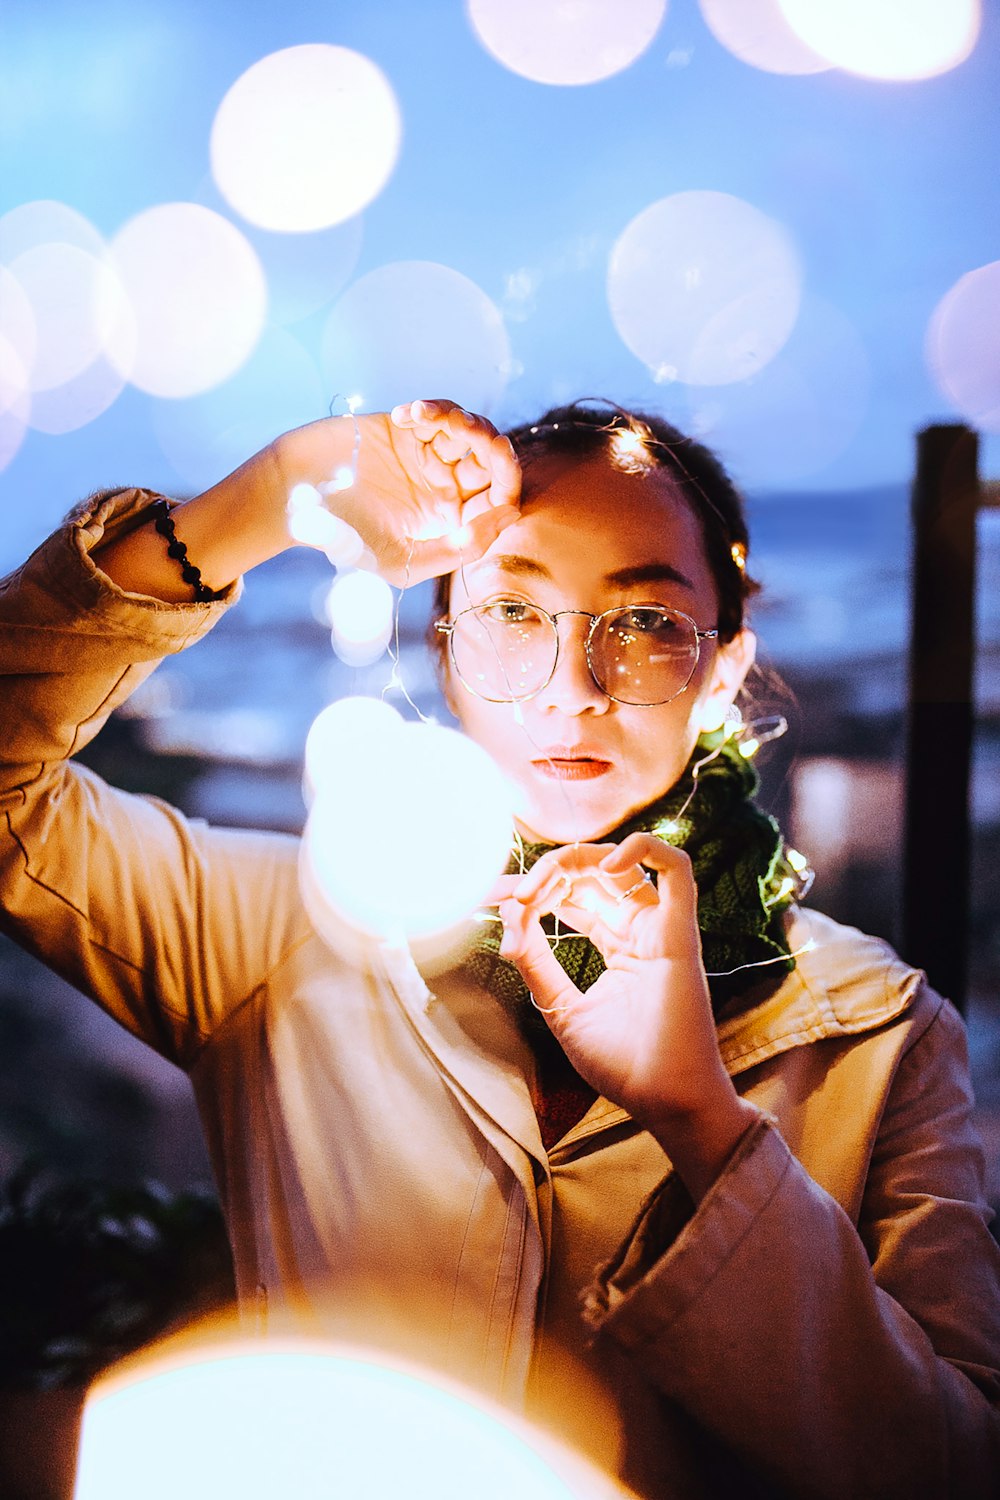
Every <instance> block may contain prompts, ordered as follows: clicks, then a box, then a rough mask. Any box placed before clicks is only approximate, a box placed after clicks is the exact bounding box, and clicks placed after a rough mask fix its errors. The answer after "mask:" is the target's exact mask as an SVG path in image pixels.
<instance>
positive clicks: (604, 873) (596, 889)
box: [500, 833, 756, 1199]
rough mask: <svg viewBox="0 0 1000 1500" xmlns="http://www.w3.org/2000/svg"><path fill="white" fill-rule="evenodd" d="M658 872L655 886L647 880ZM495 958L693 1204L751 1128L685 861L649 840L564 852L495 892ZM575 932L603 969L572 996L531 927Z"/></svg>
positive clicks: (538, 931)
mask: <svg viewBox="0 0 1000 1500" xmlns="http://www.w3.org/2000/svg"><path fill="white" fill-rule="evenodd" d="M648 871H655V872H656V876H657V883H656V884H655V885H654V884H653V882H652V881H651V880H650V879H649V875H648ZM503 896H504V899H502V900H501V902H500V915H501V918H502V920H503V924H504V937H503V942H502V946H501V950H500V951H501V954H502V955H503V957H505V958H507V959H509V960H510V961H511V962H513V963H515V964H516V965H517V967H518V969H519V970H520V972H521V975H522V977H523V979H524V981H525V983H526V984H527V985H528V988H529V989H530V990H531V993H532V996H533V998H534V1001H535V1004H536V1005H537V1006H538V1008H539V1009H540V1010H541V1011H542V1013H543V1014H544V1016H545V1019H546V1021H547V1022H548V1025H549V1027H550V1029H551V1030H552V1032H553V1033H554V1035H555V1036H556V1038H557V1040H558V1041H559V1042H560V1044H561V1046H562V1048H563V1050H564V1051H565V1052H566V1054H567V1056H568V1057H569V1059H570V1061H571V1062H572V1064H573V1066H574V1067H575V1068H576V1070H577V1072H578V1073H579V1074H580V1075H581V1077H583V1078H585V1079H586V1080H587V1082H588V1083H590V1084H591V1085H592V1086H593V1087H594V1088H596V1089H597V1090H598V1091H599V1093H601V1094H603V1095H604V1097H605V1098H608V1099H610V1100H612V1101H613V1102H615V1103H617V1104H620V1105H621V1106H622V1107H623V1108H624V1109H626V1110H628V1112H629V1114H630V1115H631V1116H632V1118H633V1119H634V1120H635V1121H636V1122H637V1123H638V1124H640V1125H642V1126H643V1127H644V1128H646V1129H647V1130H649V1131H650V1132H651V1133H652V1134H653V1135H655V1136H656V1138H657V1139H658V1140H659V1141H660V1143H661V1144H662V1145H663V1147H664V1149H665V1150H666V1152H667V1154H668V1155H669V1156H670V1157H671V1159H672V1161H673V1163H674V1166H675V1167H676V1168H677V1170H678V1172H679V1173H680V1176H681V1178H682V1180H683V1181H684V1182H685V1185H686V1186H687V1187H688V1189H689V1191H690V1192H691V1193H692V1196H694V1197H695V1198H696V1199H698V1198H700V1197H701V1196H702V1195H703V1193H704V1192H705V1191H706V1190H707V1188H708V1186H709V1185H710V1184H711V1182H712V1181H714V1179H715V1177H716V1176H717V1175H718V1172H719V1171H720V1170H721V1168H722V1166H723V1165H724V1164H725V1161H726V1159H727V1158H728V1156H729V1155H730V1153H731V1151H732V1149H733V1147H734V1146H735V1144H736V1142H737V1140H738V1139H739V1137H740V1136H741V1135H742V1133H743V1131H744V1130H745V1129H746V1127H747V1125H748V1124H749V1123H750V1121H751V1120H752V1119H754V1118H756V1111H755V1110H754V1109H753V1106H751V1105H749V1104H746V1103H745V1102H744V1101H742V1100H741V1099H740V1098H739V1095H738V1094H737V1093H736V1090H735V1088H734V1087H733V1084H732V1081H731V1079H730V1078H729V1076H728V1074H727V1072H726V1070H725V1067H724V1065H723V1062H722V1058H721V1056H720V1053H719V1047H718V1042H717V1039H716V1032H715V1022H714V1018H713V1015H712V1008H711V1000H710V996H709V991H708V982H707V979H706V976H705V970H704V966H703V964H702V961H701V943H700V938H699V933H698V925H697V892H696V887H695V883H694V878H693V875H692V872H691V865H690V861H689V860H688V858H687V856H686V855H685V854H683V853H682V852H681V851H680V850H677V849H674V848H672V847H671V846H670V845H668V844H665V843H664V842H663V840H661V839H658V838H655V837H654V836H653V835H652V834H645V833H635V834H632V835H630V836H629V837H628V838H627V839H624V840H623V841H622V843H621V844H619V845H614V844H580V845H567V846H566V847H564V848H561V849H556V850H553V851H552V852H551V853H550V854H547V855H544V856H543V857H542V858H541V859H540V860H539V861H538V862H537V864H536V865H534V867H533V868H532V870H531V871H530V872H529V873H528V874H527V875H526V876H523V877H521V878H520V879H518V880H515V881H512V882H510V883H508V884H506V889H505V891H504V892H503ZM547 913H557V914H558V917H559V920H560V922H562V923H564V924H565V925H566V926H568V927H571V928H573V929H574V930H575V931H576V932H579V933H582V934H583V935H584V936H585V937H588V938H589V939H590V940H591V942H593V943H594V944H595V945H596V947H597V948H598V950H599V951H600V953H601V956H602V958H603V959H604V962H605V964H606V966H607V967H606V970H605V972H604V973H603V974H602V975H601V977H600V978H599V979H598V980H597V981H596V983H594V984H593V985H592V986H591V987H590V988H589V989H588V990H587V991H585V992H581V991H580V990H579V989H578V988H577V987H576V985H575V984H573V982H572V980H571V979H570V978H569V976H568V975H567V974H566V972H565V971H564V969H563V968H562V966H561V965H560V964H559V962H558V960H557V959H556V957H555V955H554V953H553V952H552V949H551V947H550V944H549V941H548V938H547V937H546V934H545V933H544V931H543V929H542V926H541V918H542V917H543V916H544V915H546V914H547Z"/></svg>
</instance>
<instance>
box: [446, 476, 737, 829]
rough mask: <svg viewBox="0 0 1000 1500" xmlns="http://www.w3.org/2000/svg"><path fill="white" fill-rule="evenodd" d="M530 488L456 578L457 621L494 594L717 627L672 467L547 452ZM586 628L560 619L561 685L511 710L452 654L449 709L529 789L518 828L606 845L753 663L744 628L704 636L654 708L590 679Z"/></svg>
mask: <svg viewBox="0 0 1000 1500" xmlns="http://www.w3.org/2000/svg"><path fill="white" fill-rule="evenodd" d="M528 495H529V498H528V499H527V500H526V501H525V503H524V505H523V508H522V516H521V519H520V520H519V521H518V522H517V523H516V525H514V526H510V527H508V529H507V530H506V531H504V533H503V534H502V535H501V536H500V537H498V538H497V540H496V541H495V542H494V544H493V546H492V547H491V548H490V549H489V551H488V552H487V553H486V554H485V556H484V557H482V558H480V559H479V560H478V561H477V562H475V563H469V564H467V565H466V566H465V567H464V568H463V569H461V570H460V571H459V572H458V573H456V574H455V575H454V577H453V579H452V584H451V605H450V608H451V618H452V619H454V617H455V615H456V614H457V613H458V612H459V611H460V610H462V609H466V608H468V607H469V606H470V605H474V604H483V603H487V602H489V601H491V600H494V599H498V598H510V599H516V600H521V601H524V602H528V603H531V604H536V605H540V606H541V607H542V608H543V609H545V610H547V611H548V612H549V614H556V613H557V612H558V611H560V610H584V611H587V612H588V613H590V614H595V615H597V614H600V613H602V611H604V610H606V609H610V608H611V607H612V606H617V605H629V604H638V603H647V604H648V603H656V604H663V605H668V606H670V607H672V608H674V609H678V610H681V611H683V613H684V614H686V615H689V616H690V617H691V618H692V619H693V620H694V622H695V624H696V625H697V626H698V627H699V628H700V629H703V630H710V629H714V627H715V625H716V610H717V596H716V588H715V581H714V579H713V577H712V573H711V571H710V569H709V565H708V561H707V559H706V557H705V553H704V547H703V544H702V539H701V529H700V525H699V522H698V520H697V518H696V517H695V516H694V514H693V513H692V511H691V509H690V507H689V505H688V503H687V501H686V500H684V499H683V498H682V497H681V496H680V495H678V494H677V492H676V490H675V489H674V486H673V483H672V481H671V479H670V477H669V476H668V475H667V474H666V472H665V471H664V470H662V469H652V470H650V471H649V472H648V473H645V474H629V473H625V472H623V471H622V470H620V469H618V468H616V467H615V466H614V465H613V464H612V463H611V462H610V461H609V460H608V459H607V458H605V457H604V456H603V455H593V456H590V457H587V458H583V459H575V458H565V457H562V456H558V457H557V456H551V457H547V458H545V459H543V460H541V461H539V462H537V463H534V464H533V465H532V469H531V475H530V489H529V491H528ZM589 624H590V622H589V621H588V620H586V619H584V618H582V617H581V616H579V615H577V616H573V617H569V618H566V619H562V620H560V621H559V622H558V629H559V639H560V649H559V657H558V661H557V664H556V669H555V672H554V674H553V676H552V679H551V681H550V682H549V683H548V684H547V686H546V687H544V688H542V689H541V691H540V692H538V693H536V694H535V696H534V697H533V698H530V699H527V700H525V701H522V702H521V703H520V704H518V705H516V706H515V705H512V704H509V703H489V702H486V701H485V700H483V699H481V698H477V697H476V696H475V695H474V694H473V693H471V692H470V691H469V689H468V688H466V687H465V685H464V684H463V683H462V682H461V681H460V680H459V679H458V678H457V676H456V674H455V671H454V667H453V666H452V664H451V661H450V659H449V665H448V673H449V675H448V679H447V682H448V698H449V702H450V705H451V707H452V709H453V711H454V713H455V714H456V717H457V718H458V720H459V722H460V724H461V726H462V728H463V729H464V731H465V733H466V734H468V735H469V736H470V737H471V738H472V739H473V740H475V741H477V743H479V744H480V745H482V746H483V747H484V748H485V749H486V750H487V751H489V753H490V755H491V756H492V757H493V759H494V760H495V761H496V762H497V763H498V764H499V765H500V767H501V769H502V770H504V771H505V772H506V773H507V775H508V776H510V777H511V778H512V779H513V780H514V781H515V782H516V783H517V785H518V786H519V787H520V789H521V793H522V809H521V813H520V816H519V818H518V826H519V828H520V830H521V832H522V833H523V834H524V835H525V836H527V837H528V838H530V839H533V840H543V841H545V842H548V843H556V844H564V843H571V842H573V841H574V840H580V841H581V842H590V841H593V840H595V839H600V838H601V837H602V836H603V835H604V834H606V833H608V832H609V831H610V830H611V829H613V828H615V827H616V826H617V825H618V824H619V823H621V822H622V821H623V820H624V819H625V818H627V817H628V816H629V815H630V814H631V813H633V812H637V811H638V810H639V809H640V808H641V807H644V806H645V805H646V804H647V803H648V802H651V801H652V800H653V799H654V798H655V797H657V796H659V795H660V794H661V793H662V792H665V791H666V790H667V789H668V788H669V787H671V786H672V785H673V784H674V782H675V781H676V780H677V779H678V777H679V776H680V775H681V773H682V771H683V770H684V767H685V766H686V764H687V762H688V759H689V757H690V755H691V751H692V750H693V748H694V743H695V740H696V739H697V737H698V735H699V733H700V732H701V730H702V729H703V728H705V727H715V726H717V725H718V724H719V722H720V721H721V719H722V716H723V714H724V712H725V709H726V707H727V706H728V705H729V704H730V703H731V702H732V700H733V698H734V697H735V696H736V693H737V692H738V690H739V686H740V683H741V682H742V680H743V677H744V676H745V674H746V671H747V670H748V668H749V666H750V663H751V661H752V660H753V644H754V643H753V637H752V635H750V633H749V631H744V632H743V633H742V635H740V636H738V637H737V638H736V640H734V641H733V642H731V643H730V644H728V645H724V646H720V645H719V644H718V643H717V642H716V641H702V643H701V653H700V657H699V661H698V665H697V667H696V669H695V673H694V676H693V677H692V679H691V681H690V682H689V684H688V686H687V687H686V688H685V689H684V691H683V692H682V693H680V694H679V696H678V697H676V698H674V699H672V700H671V702H669V703H662V704H657V705H655V706H652V707H643V706H636V705H631V704H624V703H618V702H616V701H614V700H613V699H611V698H609V697H608V696H607V694H606V693H604V692H603V691H602V690H601V689H600V688H599V687H598V686H597V684H596V683H595V682H594V680H593V678H592V677H591V675H590V671H589V669H588V666H587V658H586V653H585V641H586V635H587V630H588V628H589Z"/></svg>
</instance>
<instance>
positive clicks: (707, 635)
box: [434, 599, 719, 708]
mask: <svg viewBox="0 0 1000 1500" xmlns="http://www.w3.org/2000/svg"><path fill="white" fill-rule="evenodd" d="M492 602H493V603H495V604H499V603H504V602H508V601H504V600H493V601H492ZM509 602H510V603H512V604H515V603H516V604H523V603H524V602H525V601H524V600H522V599H517V600H514V599H512V600H510V601H509ZM485 607H486V606H485V605H482V604H472V605H470V606H469V607H468V609H460V610H459V612H458V614H457V615H456V616H455V618H454V619H453V620H449V619H447V618H446V617H445V616H442V617H441V619H440V620H435V621H434V629H435V630H437V631H439V632H440V634H441V635H446V636H447V637H448V649H449V651H450V653H451V662H452V666H453V667H454V668H455V671H456V673H457V674H458V680H459V681H460V682H461V683H462V685H463V686H464V687H466V688H468V690H469V692H470V693H473V694H474V695H475V697H477V698H482V700H483V702H484V703H527V702H528V700H529V699H530V698H534V697H536V696H537V695H538V694H539V693H541V692H544V690H545V689H546V688H547V687H548V685H549V683H550V682H551V681H552V679H553V677H554V676H555V674H556V667H557V666H558V665H559V651H560V647H561V644H562V643H561V641H560V639H559V627H558V625H557V623H556V622H557V620H561V619H562V617H563V615H582V616H583V617H584V619H586V620H589V621H590V629H589V630H588V631H587V640H586V647H585V650H586V656H587V671H588V672H589V673H590V676H591V680H592V681H593V683H594V686H595V687H596V688H597V689H598V690H599V691H600V692H602V693H603V694H604V696H605V697H606V698H610V699H611V701H612V702H613V703H624V704H625V705H626V707H628V708H659V707H661V706H662V705H663V704H664V703H672V702H673V701H674V699H675V698H679V697H680V695H681V693H683V692H684V690H685V688H686V687H687V686H688V683H689V682H690V681H691V678H692V677H693V676H694V674H695V672H696V671H697V668H698V662H699V660H700V657H701V643H702V641H714V640H718V637H719V632H718V629H717V628H716V629H715V630H701V629H699V627H698V625H697V624H696V623H695V621H694V620H692V618H691V616H690V615H688V614H685V613H684V611H683V610H682V609H672V608H670V607H669V606H668V605H666V604H654V603H652V602H651V601H649V600H643V601H641V602H640V603H636V604H616V605H615V606H614V608H613V609H605V610H602V611H601V613H600V614H599V615H593V614H591V613H590V611H589V610H586V609H560V610H557V611H556V613H555V614H554V615H550V614H549V612H548V610H547V609H543V608H542V606H541V605H540V604H532V605H530V606H529V607H530V608H531V609H533V610H536V611H537V613H538V614H540V615H542V616H543V618H544V619H546V620H548V622H549V624H550V625H551V626H552V634H553V635H554V636H555V642H556V649H555V655H554V656H553V658H552V666H551V668H550V669H549V674H548V676H547V677H546V678H545V681H544V682H540V683H539V684H538V687H536V688H532V690H531V692H530V693H522V694H521V696H520V697H518V696H516V695H514V694H513V693H512V694H510V696H509V697H506V698H488V697H487V696H486V694H485V693H481V692H480V691H479V689H478V688H474V687H473V686H472V684H471V683H470V682H466V680H465V678H464V677H463V676H462V672H461V669H460V668H459V665H458V662H457V660H456V659H455V626H456V625H457V624H458V622H459V620H460V619H461V618H462V616H463V615H474V614H477V613H478V612H479V610H481V609H484V608H485ZM630 609H659V610H662V611H663V613H664V614H667V615H676V617H677V618H678V619H679V620H684V621H685V622H686V623H687V624H688V625H690V627H691V629H692V631H693V632H694V657H693V659H692V662H691V670H690V672H689V673H688V675H687V677H686V678H685V679H684V682H683V683H682V684H681V686H680V687H679V688H678V689H677V691H676V692H675V693H671V694H670V697H669V698H657V699H656V701H655V702H653V703H633V702H631V700H630V699H628V698H616V697H615V695H614V693H609V692H608V690H607V688H606V687H605V686H604V684H603V682H600V681H599V680H598V677H597V673H596V672H595V671H594V663H593V661H592V660H591V656H590V644H591V641H592V640H593V639H594V633H595V631H596V630H597V626H598V624H599V623H600V621H601V620H606V619H607V618H608V616H609V615H621V614H625V613H626V612H627V611H628V610H630Z"/></svg>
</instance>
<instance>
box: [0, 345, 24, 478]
mask: <svg viewBox="0 0 1000 1500" xmlns="http://www.w3.org/2000/svg"><path fill="white" fill-rule="evenodd" d="M28 378H29V377H28V371H27V369H26V368H25V365H24V361H23V360H22V358H21V355H20V352H19V351H18V349H16V348H15V347H14V345H13V344H12V343H11V342H10V341H9V340H8V339H6V338H5V337H4V335H3V333H0V471H2V470H3V469H5V468H6V467H7V465H8V464H9V463H10V461H11V459H12V458H13V457H14V455H15V454H16V453H17V451H18V449H19V448H20V446H21V444H22V443H23V441H24V435H25V432H26V431H27V428H28V416H29V413H30V410H31V400H30V397H29V395H28Z"/></svg>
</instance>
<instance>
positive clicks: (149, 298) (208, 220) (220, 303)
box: [104, 203, 267, 397]
mask: <svg viewBox="0 0 1000 1500" xmlns="http://www.w3.org/2000/svg"><path fill="white" fill-rule="evenodd" d="M111 256H112V263H113V266H114V269H115V270H116V272H117V275H118V278H119V281H120V284H121V287H122V288H123V291H124V295H125V298H126V299H127V301H122V300H121V299H119V300H117V301H115V302H113V303H109V304H108V306H106V308H105V310H104V323H105V340H106V347H107V352H108V356H109V358H110V359H111V361H112V363H113V364H114V365H115V366H116V368H118V369H119V370H121V372H122V373H123V374H124V375H125V376H126V378H127V379H128V380H130V381H131V382H132V384H133V385H136V386H138V387H139V389H140V390H143V391H147V392H148V393H149V394H150V395H152V396H166V397H178V396H193V395H196V394H197V393H198V392H200V391H206V390H210V389H211V387H212V386H214V385H218V384H219V383H220V382H221V381H223V380H225V379H226V378H227V377H228V376H230V375H232V374H233V373H234V372H235V371H236V370H238V369H239V368H240V366H241V365H242V364H243V363H244V361H245V360H246V359H247V358H248V357H249V355H250V354H251V353H252V351H253V348H254V346H255V344H256V343H257V340H258V338H259V337H260V333H261V329H262V328H263V325H264V317H265V313H266V310H267V288H266V284H265V280H264V273H263V271H262V269H261V265H260V261H259V260H258V258H257V255H256V253H255V252H254V250H253V249H252V247H251V246H250V245H249V244H248V243H247V241H246V239H245V238H244V236H243V235H242V234H241V233H240V231H239V230H238V229H237V228H236V227H235V225H233V224H231V223H230V222H229V220H228V219H224V218H223V217H222V215H221V214H217V213H214V212H213V211H212V210H211V209H209V208H204V207H202V206H201V205H200V204H197V203H163V204H159V205H158V206H157V207H155V208H150V209H147V210H146V211H145V212H144V213H141V214H138V215H137V216H136V217H135V218H134V219H130V220H129V222H128V223H127V224H126V225H125V226H124V227H123V228H122V229H121V230H119V232H118V234H117V235H115V238H114V240H113V241H112V244H111Z"/></svg>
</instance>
